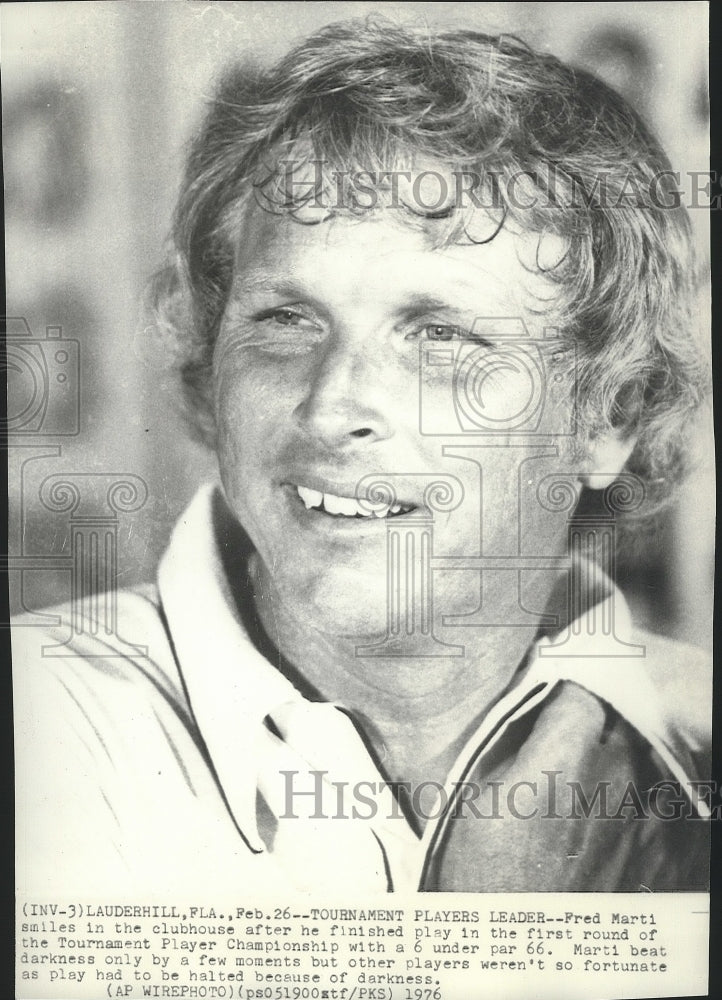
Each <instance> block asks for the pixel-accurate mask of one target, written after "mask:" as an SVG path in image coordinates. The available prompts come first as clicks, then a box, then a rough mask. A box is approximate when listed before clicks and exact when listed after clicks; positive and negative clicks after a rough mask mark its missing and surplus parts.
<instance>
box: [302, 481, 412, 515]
mask: <svg viewBox="0 0 722 1000" xmlns="http://www.w3.org/2000/svg"><path fill="white" fill-rule="evenodd" d="M296 489H297V490H298V495H299V496H300V498H301V499H302V500H303V502H304V503H305V505H306V510H309V509H310V508H311V507H321V506H323V507H324V509H325V510H326V511H327V512H328V513H329V514H343V515H344V516H346V517H356V515H359V516H360V517H373V516H376V517H386V516H387V514H389V513H391V514H399V513H400V512H401V510H402V506H401V504H400V503H395V504H393V505H390V504H376V503H375V504H373V505H372V504H370V503H369V501H364V502H363V504H361V503H360V502H359V501H358V500H355V499H354V498H353V497H339V496H336V495H335V494H334V493H322V492H321V491H320V490H312V489H309V487H307V486H297V487H296Z"/></svg>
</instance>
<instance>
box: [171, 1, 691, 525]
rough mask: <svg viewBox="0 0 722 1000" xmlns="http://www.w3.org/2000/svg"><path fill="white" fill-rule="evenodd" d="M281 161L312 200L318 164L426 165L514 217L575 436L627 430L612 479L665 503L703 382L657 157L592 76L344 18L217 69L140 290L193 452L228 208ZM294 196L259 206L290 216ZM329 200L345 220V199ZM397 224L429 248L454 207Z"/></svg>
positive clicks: (633, 117)
mask: <svg viewBox="0 0 722 1000" xmlns="http://www.w3.org/2000/svg"><path fill="white" fill-rule="evenodd" d="M300 151H303V153H300ZM299 155H303V156H305V157H306V159H307V160H308V161H309V162H310V161H315V163H316V164H319V163H320V164H321V165H322V172H323V177H324V184H325V185H326V186H327V187H328V188H330V187H332V186H333V183H334V181H333V177H334V172H335V171H353V170H363V171H371V172H374V171H377V172H379V171H390V170H405V169H406V170H407V169H409V166H410V165H411V164H413V163H419V162H432V163H437V164H442V165H444V168H446V169H452V170H464V171H468V172H472V173H474V174H475V175H478V176H479V177H482V178H483V184H482V189H483V191H484V192H485V193H486V194H487V195H491V198H492V202H493V205H494V209H493V211H495V212H497V214H498V225H499V226H502V225H504V224H507V222H508V221H510V220H516V222H517V223H519V225H521V226H522V227H523V228H524V229H526V230H531V231H532V232H536V233H539V234H545V233H553V234H555V235H557V236H560V237H562V238H563V240H564V241H565V245H566V246H567V248H568V249H567V252H566V254H565V256H564V257H563V259H562V260H561V261H559V262H558V263H557V264H556V265H555V266H554V267H551V268H549V269H548V270H547V271H546V274H547V276H548V277H549V278H551V279H553V280H554V281H555V282H556V285H557V291H558V295H557V297H556V298H555V300H554V307H555V313H556V315H557V316H559V315H560V316H561V317H562V332H563V334H564V335H565V336H566V337H567V338H569V341H570V342H571V341H573V342H574V343H575V344H576V349H577V357H576V362H575V365H576V379H577V386H578V395H579V413H578V416H579V420H580V424H581V426H582V428H583V429H584V430H585V432H586V434H587V436H589V435H594V434H598V433H604V432H605V431H608V430H609V429H613V430H614V431H615V432H617V433H623V434H629V435H636V437H637V444H636V447H635V449H634V452H633V454H632V456H631V458H630V459H629V461H628V463H627V469H628V470H629V471H630V472H633V473H635V474H636V475H638V476H640V477H641V478H642V479H643V481H644V483H645V487H646V491H647V504H646V505H645V509H644V512H645V513H646V514H647V515H648V514H649V512H650V511H651V509H652V508H654V507H657V506H659V505H660V504H661V503H662V502H663V501H664V499H665V498H666V497H667V496H668V495H669V494H670V492H671V489H672V488H673V487H674V485H675V484H676V483H678V482H679V481H680V480H681V478H682V476H683V472H684V466H685V460H686V456H687V452H688V448H687V445H686V441H685V431H686V429H687V426H688V423H689V418H690V415H691V414H692V412H693V411H694V409H695V408H696V406H697V405H698V403H699V401H700V399H701V397H702V395H703V390H704V382H705V378H706V368H705V364H704V362H703V360H702V359H701V357H700V352H699V348H698V346H697V343H696V340H697V338H696V337H695V336H694V335H693V333H694V321H693V317H694V290H695V263H694V259H693V250H692V240H691V236H690V224H689V218H688V216H687V213H686V211H685V210H684V208H682V207H680V206H679V205H678V204H677V202H678V200H679V199H676V201H675V197H674V190H673V188H671V187H670V183H669V179H670V177H671V176H672V175H671V171H670V166H669V163H668V161H667V159H666V157H665V155H664V153H663V151H662V150H661V148H660V146H659V144H658V142H657V141H656V139H655V138H654V136H653V135H652V134H651V132H650V131H649V129H648V128H647V126H646V125H645V124H644V123H643V121H642V120H641V119H640V117H639V116H638V115H637V114H636V113H635V112H634V111H633V109H632V108H631V107H630V106H629V105H628V104H627V103H626V102H625V101H624V100H623V99H622V98H621V97H620V96H619V95H618V94H617V93H615V92H614V91H613V90H611V89H610V88H609V87H607V86H606V85H605V84H603V83H602V82H601V81H599V80H598V79H596V78H595V77H593V76H592V75H591V74H589V73H586V72H583V71H581V70H578V69H574V68H571V67H569V66H567V65H565V64H563V63H562V62H560V61H559V60H558V59H556V58H554V57H552V56H550V55H542V54H539V53H535V52H533V51H532V50H531V49H529V48H528V47H527V46H526V45H525V44H523V43H522V42H520V41H519V40H518V39H515V38H513V37H509V36H500V37H490V36H487V35H484V34H480V33H477V32H473V31H450V32H447V33H443V34H437V35H429V34H428V33H416V32H413V31H410V30H407V29H402V28H399V27H396V26H394V25H392V24H390V23H386V22H380V21H378V20H367V21H351V22H346V23H340V24H335V25H331V26H329V27H326V28H324V29H323V30H321V31H319V32H318V33H317V34H315V35H314V36H312V37H311V38H309V39H308V40H306V41H304V42H303V43H302V44H300V45H299V46H298V47H296V48H294V49H293V50H292V51H291V52H289V53H288V55H286V56H285V57H284V58H283V59H281V60H280V62H278V63H277V64H276V65H274V66H272V67H271V68H266V69H247V68H238V69H235V70H233V71H232V72H230V73H229V74H228V75H227V77H226V79H225V80H224V82H223V83H222V85H221V86H220V88H219V91H218V93H217V95H216V97H215V99H214V100H213V101H212V103H211V105H210V107H209V109H208V112H207V115H206V118H205V122H204V124H203V126H202V127H201V129H200V130H199V132H198V134H197V136H196V137H195V139H194V141H193V143H192V146H191V150H190V155H189V158H188V163H187V168H186V172H185V176H184V180H183V183H182V187H181V192H180V197H179V201H178V204H177V209H176V213H175V219H174V227H173V236H172V241H173V255H172V259H171V261H170V263H169V264H168V266H166V267H165V268H164V269H163V270H162V271H160V272H159V274H158V275H157V276H156V279H155V282H154V303H155V308H156V313H157V315H158V317H159V319H160V322H161V323H162V324H164V326H165V328H166V329H167V330H169V331H170V332H171V334H172V336H173V338H174V340H175V342H176V343H177V344H178V348H179V352H180V370H181V374H182V379H183V384H184V390H185V396H186V402H187V409H188V412H189V415H190V417H191V423H192V425H193V426H194V427H195V429H196V431H197V433H198V434H199V436H200V437H201V438H202V439H203V440H205V441H206V442H207V443H209V444H213V440H214V418H213V412H212V405H211V402H210V392H209V383H210V372H211V360H212V352H213V345H214V343H215V339H216V336H217V334H218V330H219V325H220V322H221V318H222V315H223V312H224V309H225V306H226V301H227V298H228V294H229V291H230V285H231V281H232V276H233V261H234V254H235V248H236V246H237V245H238V241H239V239H240V238H241V234H240V232H239V229H240V225H241V222H242V218H243V211H242V210H241V209H242V206H243V204H244V203H247V202H248V200H249V198H250V197H252V196H253V195H254V194H255V195H256V196H257V197H258V195H259V193H261V194H263V197H264V198H265V199H266V206H265V207H268V197H267V193H268V192H269V191H276V193H277V192H278V190H280V188H279V186H278V184H277V183H276V182H277V181H278V177H279V171H280V169H281V167H280V165H281V164H282V163H283V162H284V161H286V162H287V161H289V160H295V161H298V158H299ZM521 175H524V176H523V178H522V179H523V184H524V197H525V199H527V203H529V202H530V201H531V200H532V199H529V197H528V195H529V193H530V192H531V193H533V194H534V195H535V196H537V198H536V201H537V204H535V205H533V206H532V207H525V208H520V207H519V206H518V205H516V204H515V203H514V201H513V199H511V198H510V197H509V193H508V192H509V181H510V179H511V178H513V177H517V178H519V177H520V176H521ZM335 183H338V181H337V180H336V182H335ZM274 184H275V185H276V186H275V187H274ZM630 192H631V193H632V195H633V196H632V197H631V198H630V197H629V195H630ZM635 192H636V196H635ZM640 192H642V193H643V195H644V197H642V198H641V199H640V198H639V197H638V195H639V193H640ZM650 192H654V194H655V196H654V197H650V196H649V193H650ZM299 201H303V197H302V196H300V195H299V196H298V197H296V198H290V199H289V200H287V201H283V200H282V199H281V200H279V198H278V197H276V198H275V199H272V203H273V206H274V207H275V209H277V210H279V211H290V212H296V211H297V210H298V208H299ZM345 204H346V207H345V208H344V209H343V210H344V211H363V209H362V208H360V207H359V206H356V208H354V206H353V203H352V198H351V199H350V200H349V201H347V202H346V203H345ZM401 214H402V215H404V214H405V219H406V221H408V223H409V224H411V225H419V224H420V222H421V223H423V224H425V225H429V226H436V229H437V231H438V234H439V238H438V242H439V243H440V244H443V243H444V242H447V243H448V242H451V241H457V242H458V241H462V240H463V239H465V238H466V232H467V231H466V221H465V214H464V210H463V207H461V206H456V207H455V206H451V207H450V208H447V209H446V210H444V211H442V212H428V213H424V212H421V213H419V211H418V207H417V208H416V209H414V208H413V206H412V207H409V208H408V211H406V213H403V212H402V213H401ZM419 215H421V216H422V217H423V216H424V215H425V216H426V217H425V218H422V219H421V220H420V218H419Z"/></svg>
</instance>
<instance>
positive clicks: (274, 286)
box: [236, 271, 304, 295]
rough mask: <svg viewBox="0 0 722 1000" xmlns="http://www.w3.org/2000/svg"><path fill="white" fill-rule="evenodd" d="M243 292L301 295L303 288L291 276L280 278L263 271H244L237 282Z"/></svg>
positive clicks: (238, 287)
mask: <svg viewBox="0 0 722 1000" xmlns="http://www.w3.org/2000/svg"><path fill="white" fill-rule="evenodd" d="M236 287H237V289H240V290H241V291H244V292H273V293H275V294H278V295H288V294H290V295H303V294H304V288H303V286H302V285H301V284H299V283H298V282H296V281H294V280H293V279H292V278H282V277H278V276H275V275H272V274H264V273H263V271H246V272H244V273H243V274H242V275H241V276H240V277H239V280H238V282H237V286H236Z"/></svg>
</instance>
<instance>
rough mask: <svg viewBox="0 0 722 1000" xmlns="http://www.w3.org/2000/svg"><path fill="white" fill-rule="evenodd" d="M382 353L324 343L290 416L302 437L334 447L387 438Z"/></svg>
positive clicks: (385, 362) (384, 358) (387, 395)
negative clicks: (300, 398)
mask: <svg viewBox="0 0 722 1000" xmlns="http://www.w3.org/2000/svg"><path fill="white" fill-rule="evenodd" d="M381 352H383V347H382V346H381V345H379V344H376V343H374V344H373V345H370V344H363V343H359V342H358V341H356V342H353V341H352V342H349V341H348V340H342V339H338V338H335V337H332V338H329V340H328V341H326V343H325V344H324V346H323V350H322V353H319V356H318V357H317V359H316V364H315V366H314V368H313V369H312V372H311V375H310V378H309V383H308V387H307V391H306V394H305V396H304V398H303V400H302V401H301V403H299V405H298V406H297V407H296V411H295V417H296V419H297V421H298V422H299V424H300V425H301V427H302V429H303V431H304V432H305V433H307V434H309V435H312V436H315V437H316V438H318V439H319V440H322V441H323V442H324V443H325V444H329V445H334V446H339V445H342V444H350V443H351V442H352V441H354V440H359V439H366V440H367V441H368V442H371V441H378V440H383V439H385V438H388V437H390V436H391V434H392V433H393V426H392V421H391V414H390V412H389V403H390V399H391V395H392V394H391V393H390V392H389V388H390V387H389V385H388V379H389V375H390V372H389V367H388V361H389V359H388V357H387V356H386V355H385V354H384V356H381Z"/></svg>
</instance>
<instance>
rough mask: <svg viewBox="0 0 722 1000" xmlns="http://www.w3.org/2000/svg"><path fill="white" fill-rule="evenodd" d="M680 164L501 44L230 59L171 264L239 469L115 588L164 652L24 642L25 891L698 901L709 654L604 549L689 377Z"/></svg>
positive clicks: (675, 475)
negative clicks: (607, 893) (646, 598)
mask: <svg viewBox="0 0 722 1000" xmlns="http://www.w3.org/2000/svg"><path fill="white" fill-rule="evenodd" d="M670 177H671V174H670V171H669V167H668V164H667V162H666V160H665V158H664V156H663V154H662V153H661V151H660V150H659V148H658V146H657V144H656V142H655V140H654V139H653V138H652V137H651V135H650V134H649V132H648V130H647V129H646V127H645V126H644V125H643V124H642V122H641V121H640V120H639V119H638V117H637V116H636V115H635V114H634V112H633V111H632V110H631V109H630V108H629V107H627V106H626V105H625V104H624V102H623V101H622V99H621V98H619V97H618V96H617V95H616V94H614V93H613V92H612V91H610V90H609V89H608V88H606V87H605V86H604V85H603V84H601V83H599V82H598V81H597V80H595V79H594V78H592V77H591V76H589V75H587V74H585V73H582V72H579V71H575V70H572V69H569V68H567V67H565V66H564V65H562V64H561V63H559V62H558V61H557V60H555V59H554V58H552V57H550V56H541V55H537V54H534V53H533V52H531V51H530V50H529V49H527V48H526V47H525V46H523V45H522V44H521V43H519V42H517V41H514V40H511V39H508V38H498V39H496V38H489V37H486V36H483V35H480V34H475V33H472V32H456V33H450V34H447V35H441V36H438V37H431V38H430V37H426V36H415V35H413V34H411V33H406V32H404V31H401V30H398V29H395V28H390V27H389V26H382V27H378V26H374V25H373V24H367V23H351V24H348V25H337V26H332V27H330V28H328V29H326V30H324V31H323V32H321V33H320V34H319V35H317V36H315V37H313V38H311V39H310V40H309V41H308V42H306V43H304V44H302V45H301V46H299V47H298V48H297V49H296V50H294V51H293V52H292V53H290V54H289V55H288V56H287V57H286V58H285V59H283V60H282V61H281V62H280V63H279V64H278V65H277V66H275V67H273V68H271V69H269V70H267V71H264V72H261V73H257V74H248V73H242V72H239V73H234V74H232V75H230V76H229V78H228V80H227V81H226V83H225V84H224V86H223V87H222V89H221V92H220V93H219V96H218V98H217V99H216V101H215V102H214V103H213V104H212V106H211V107H210V109H209V112H208V116H207V120H206V123H205V125H204V128H203V129H202V131H201V132H200V134H199V135H198V137H197V138H196V141H195V144H194V146H193V149H192V152H191V156H190V159H189V164H188V168H187V172H186V176H185V180H184V184H183V188H182V191H181V196H180V200H179V205H178V209H177V213H176V220H175V230H174V236H175V247H176V251H177V254H176V257H175V259H174V260H173V261H172V263H171V264H170V265H169V266H168V267H167V268H166V269H165V270H164V271H163V272H162V273H161V274H160V275H159V277H158V279H157V283H156V299H157V307H158V314H159V316H160V317H161V319H162V321H163V323H164V324H165V325H166V327H167V329H169V330H170V331H171V333H172V336H173V338H174V340H176V341H177V343H178V344H179V345H180V349H181V352H182V355H183V365H182V374H183V379H184V385H185V391H186V395H187V400H188V404H189V414H190V416H191V419H192V421H193V423H194V426H195V428H196V430H197V432H198V433H200V434H201V435H202V437H203V438H204V440H205V441H206V442H207V443H208V444H209V445H210V446H212V447H213V448H215V449H216V452H217V455H218V460H219V466H220V481H221V484H220V486H219V487H208V488H206V489H204V490H203V491H201V493H200V494H199V496H198V497H197V498H196V499H195V500H194V501H193V503H192V505H191V507H190V508H189V510H188V511H187V512H186V514H185V515H184V516H183V518H182V519H181V521H180V523H179V524H178V526H177V528H176V531H175V534H174V536H173V539H172V541H171V544H170V547H169V549H168V551H167V553H166V555H165V557H164V559H163V561H162V563H161V566H160V569H159V574H158V582H157V585H152V586H149V587H147V588H142V589H141V590H139V591H136V592H132V593H122V594H120V595H118V601H119V619H120V621H121V623H122V632H123V634H125V635H126V636H127V637H128V638H130V637H132V638H133V641H134V642H136V643H138V642H142V643H143V645H145V646H146V647H147V649H148V656H147V657H145V658H139V657H137V656H135V655H133V651H132V650H125V649H123V648H122V647H117V646H113V648H109V647H108V645H107V644H105V643H104V640H103V637H102V636H100V635H98V634H97V629H93V628H92V623H90V625H89V627H88V628H87V629H86V631H85V633H84V634H83V635H82V636H80V637H75V638H74V640H73V643H74V645H73V652H74V656H73V658H72V659H68V660H65V661H48V660H47V659H45V660H44V659H43V657H42V655H41V654H40V645H42V642H43V641H44V642H47V641H48V639H47V636H45V637H44V638H42V639H40V640H39V639H38V636H37V632H36V630H30V629H26V630H25V631H24V632H19V633H18V637H17V647H16V656H17V659H18V662H19V663H21V664H22V667H23V671H22V678H21V679H19V681H18V685H17V686H18V719H19V723H18V724H19V726H20V727H21V730H22V732H23V737H24V742H23V746H28V747H29V746H31V745H32V747H33V749H32V754H33V759H34V760H35V761H37V760H38V759H41V758H42V759H43V761H44V765H43V768H42V769H41V770H40V773H39V775H38V778H37V780H33V783H32V785H31V786H28V787H23V788H22V790H21V809H20V816H21V819H20V822H21V825H22V824H23V823H26V826H24V827H23V829H24V831H25V832H24V833H23V834H22V835H21V838H20V844H21V851H22V860H21V865H22V866H23V867H22V879H21V881H22V882H23V884H25V885H29V886H35V887H37V888H38V889H40V888H42V889H43V891H45V892H46V893H47V892H48V891H49V886H50V887H55V888H57V889H58V890H67V889H68V888H69V887H72V888H73V890H74V891H75V892H79V891H80V890H81V889H86V890H87V891H89V892H93V893H94V894H97V893H98V892H99V891H101V890H102V891H104V892H107V891H109V890H110V889H113V888H119V887H122V889H123V890H124V891H131V890H133V889H137V890H141V889H147V888H148V887H150V886H152V887H153V888H154V890H156V891H163V890H166V891H173V890H174V889H177V887H178V884H179V883H180V884H182V885H183V886H184V887H186V888H188V889H189V890H190V889H191V888H194V887H202V888H203V890H205V891H210V890H220V891H222V890H228V889H229V888H232V887H241V886H243V887H244V889H245V890H248V889H249V888H254V887H255V888H256V889H257V890H259V891H273V890H274V889H277V890H279V891H283V890H285V889H287V888H288V887H289V886H290V887H297V888H312V889H313V888H316V889H318V888H323V887H329V886H333V887H336V888H349V889H350V888H353V889H358V890H374V889H376V890H382V891H385V890H399V889H411V890H416V889H422V890H469V891H492V890H499V891H544V890H586V891H591V890H636V889H639V888H646V889H653V890H658V889H692V888H701V887H703V886H705V885H706V880H707V870H706V866H707V860H706V837H707V830H706V825H705V823H704V822H701V820H703V819H704V817H705V816H706V815H707V813H708V810H707V807H706V805H705V801H704V796H703V795H702V796H700V794H699V786H698V785H695V780H698V779H700V778H704V777H705V774H706V772H705V767H706V763H705V760H706V758H705V753H706V749H707V748H706V739H707V728H708V726H707V722H708V716H707V702H706V699H707V698H708V696H709V678H708V675H707V666H706V663H705V662H704V659H703V657H701V655H700V654H699V653H697V652H695V651H694V650H692V649H689V648H686V647H682V646H679V645H677V644H675V643H672V642H670V641H668V640H663V639H661V638H659V637H656V636H651V635H647V634H643V633H640V632H639V631H638V630H635V629H634V628H633V625H632V623H631V620H630V617H629V613H628V610H627V608H626V605H625V603H624V598H623V597H622V595H621V594H620V593H619V592H618V591H617V590H616V589H615V587H614V584H613V583H612V581H611V580H610V579H608V578H607V576H606V575H605V573H604V571H603V568H602V567H601V566H600V565H597V564H596V563H595V560H594V551H593V550H594V548H595V546H596V548H597V549H598V550H599V551H602V552H604V550H605V546H607V547H608V546H609V545H610V544H613V541H614V537H615V532H616V527H617V521H618V520H622V521H623V520H624V517H621V516H620V514H624V508H625V507H626V508H629V511H630V513H629V514H628V515H626V518H627V520H631V517H632V516H635V517H637V518H641V519H645V518H649V517H650V516H652V514H653V513H654V511H655V510H656V509H658V508H659V506H660V505H661V504H662V503H663V502H664V501H665V500H666V499H668V497H669V495H670V494H671V486H672V485H673V483H674V482H677V481H679V480H680V478H681V476H682V467H683V465H684V459H685V452H686V446H685V438H684V432H685V425H686V424H687V423H688V421H689V418H690V415H691V414H692V413H693V411H694V409H695V407H696V406H697V405H698V403H699V400H700V397H701V393H702V385H703V381H704V380H703V377H702V368H701V365H700V361H699V359H698V355H697V351H696V347H695V343H694V338H693V336H692V324H691V320H690V316H689V308H690V301H691V297H692V293H693V285H694V266H693V262H692V257H691V251H690V240H689V232H688V220H687V218H686V215H685V213H684V211H683V210H682V209H681V208H679V207H678V205H677V204H676V201H675V192H674V190H673V189H672V188H671V187H670V184H669V181H670ZM615 489H616V492H615ZM620 489H621V494H620ZM620 495H621V497H622V501H623V502H622V503H621V504H620V502H619V497H620ZM595 496H596V497H597V498H598V501H599V502H598V504H597V508H595V507H594V503H593V498H594V497H595ZM580 498H581V500H580ZM578 502H581V504H582V507H583V513H584V514H585V517H586V520H584V519H582V521H580V520H579V517H578V518H577V521H575V520H574V519H573V513H574V507H575V505H576V504H577V503H578ZM595 509H597V516H596V517H595V518H592V519H591V520H590V513H589V512H590V510H591V511H593V510H595ZM580 523H582V524H584V525H586V528H584V529H583V530H582V529H580V528H579V524H580ZM627 530H633V525H632V527H628V528H627ZM580 539H582V541H581V542H580ZM607 556H608V551H607ZM54 641H57V637H56V639H55V640H54ZM58 662H62V666H61V667H59V668H58V667H54V666H53V664H57V663H58ZM681 692H683V693H684V694H683V696H682V697H680V693H681ZM25 752H29V751H25ZM49 817H53V822H50V820H49ZM91 847H92V864H88V862H87V858H88V856H89V855H88V851H89V850H90V849H91Z"/></svg>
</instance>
